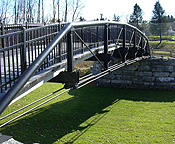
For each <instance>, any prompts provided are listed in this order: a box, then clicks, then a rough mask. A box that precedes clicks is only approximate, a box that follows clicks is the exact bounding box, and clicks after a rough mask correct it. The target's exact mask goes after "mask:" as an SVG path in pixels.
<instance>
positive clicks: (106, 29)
mask: <svg viewBox="0 0 175 144" xmlns="http://www.w3.org/2000/svg"><path fill="white" fill-rule="evenodd" d="M108 26H109V25H108V24H106V25H105V29H104V54H108V36H109V28H108ZM104 67H105V69H108V62H104Z"/></svg>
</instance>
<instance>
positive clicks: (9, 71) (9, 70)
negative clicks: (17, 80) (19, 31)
mask: <svg viewBox="0 0 175 144" xmlns="http://www.w3.org/2000/svg"><path fill="white" fill-rule="evenodd" d="M6 46H7V47H9V37H7V41H6ZM7 55H8V58H7V61H8V77H9V85H10V87H11V69H10V50H8V51H7Z"/></svg>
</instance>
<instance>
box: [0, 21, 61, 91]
mask: <svg viewBox="0 0 175 144" xmlns="http://www.w3.org/2000/svg"><path fill="white" fill-rule="evenodd" d="M63 26H64V24H63V25H49V26H42V27H36V28H31V29H26V28H25V27H22V28H21V30H20V31H16V32H13V33H7V34H4V33H5V32H3V29H2V33H3V35H0V92H5V91H6V90H8V89H9V88H10V87H11V86H12V85H13V84H14V83H15V81H16V80H17V79H18V78H19V76H20V75H21V74H22V73H23V72H24V71H25V70H26V69H27V68H28V67H29V66H30V65H31V63H32V62H33V61H34V60H35V59H36V58H37V57H38V55H39V54H40V53H41V52H42V51H43V50H44V49H45V48H46V47H47V45H48V44H49V43H50V42H51V41H52V39H53V38H54V37H55V35H57V34H58V32H59V31H60V29H61V28H62V27H63ZM45 65H48V61H45V62H44V66H45Z"/></svg>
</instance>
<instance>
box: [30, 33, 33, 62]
mask: <svg viewBox="0 0 175 144" xmlns="http://www.w3.org/2000/svg"><path fill="white" fill-rule="evenodd" d="M30 39H31V40H32V39H33V31H31V38H30ZM30 49H31V50H30V55H31V57H32V60H31V63H32V62H33V42H31V48H30Z"/></svg>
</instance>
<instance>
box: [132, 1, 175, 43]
mask: <svg viewBox="0 0 175 144" xmlns="http://www.w3.org/2000/svg"><path fill="white" fill-rule="evenodd" d="M152 12H153V15H152V18H151V20H150V21H149V22H147V21H144V20H143V11H142V9H141V8H140V6H139V5H138V4H137V3H136V4H135V5H134V10H133V13H132V14H131V15H130V20H129V23H130V24H132V25H134V26H136V27H137V28H139V29H140V30H141V31H143V32H145V33H146V35H156V36H157V35H158V36H160V43H161V41H162V38H161V37H162V35H168V34H169V33H170V31H169V29H170V28H171V30H172V29H174V28H175V18H174V17H173V16H172V15H171V16H170V15H168V16H166V15H165V10H164V9H163V7H162V6H161V4H160V1H157V2H156V3H155V5H154V9H153V11H152Z"/></svg>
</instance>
